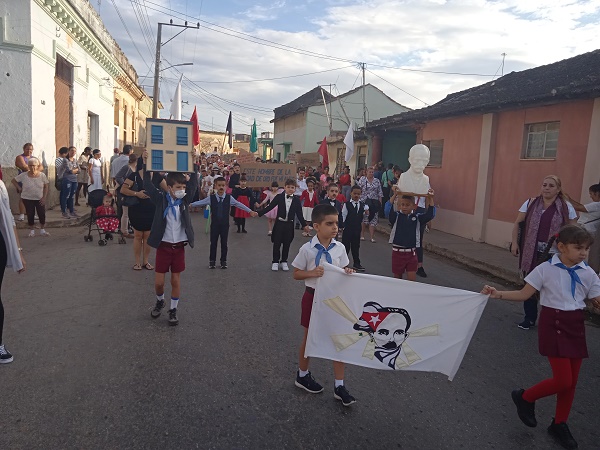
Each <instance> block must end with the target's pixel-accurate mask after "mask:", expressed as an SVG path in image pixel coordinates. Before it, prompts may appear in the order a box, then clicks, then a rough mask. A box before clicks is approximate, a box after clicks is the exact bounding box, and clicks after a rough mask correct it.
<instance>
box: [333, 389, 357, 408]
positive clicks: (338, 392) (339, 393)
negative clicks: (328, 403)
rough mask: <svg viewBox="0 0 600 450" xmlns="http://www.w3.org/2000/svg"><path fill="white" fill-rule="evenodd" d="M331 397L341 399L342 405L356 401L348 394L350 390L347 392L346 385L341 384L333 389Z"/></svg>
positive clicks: (348, 404)
mask: <svg viewBox="0 0 600 450" xmlns="http://www.w3.org/2000/svg"><path fill="white" fill-rule="evenodd" d="M333 398H335V399H336V400H341V402H342V405H344V406H350V405H351V404H352V403H356V399H355V398H354V397H352V396H351V395H350V392H348V389H346V386H344V385H343V384H342V385H341V386H338V387H336V388H335V389H334V390H333Z"/></svg>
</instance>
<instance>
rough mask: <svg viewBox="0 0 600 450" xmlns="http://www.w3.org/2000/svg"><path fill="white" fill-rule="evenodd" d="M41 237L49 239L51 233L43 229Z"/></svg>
mask: <svg viewBox="0 0 600 450" xmlns="http://www.w3.org/2000/svg"><path fill="white" fill-rule="evenodd" d="M40 236H44V237H48V236H50V233H48V232H47V231H46V230H44V229H43V228H42V229H41V230H40Z"/></svg>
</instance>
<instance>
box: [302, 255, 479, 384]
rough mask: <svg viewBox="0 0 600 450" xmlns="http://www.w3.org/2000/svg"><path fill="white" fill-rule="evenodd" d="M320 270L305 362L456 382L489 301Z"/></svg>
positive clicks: (449, 290) (467, 294)
mask: <svg viewBox="0 0 600 450" xmlns="http://www.w3.org/2000/svg"><path fill="white" fill-rule="evenodd" d="M324 267H325V274H324V275H323V277H322V278H319V279H318V282H317V289H316V291H315V297H314V301H313V308H312V314H311V319H310V326H309V328H308V340H307V344H306V356H312V357H318V358H326V359H331V360H334V361H342V362H345V363H349V364H355V365H358V366H364V367H370V368H373V369H387V370H419V371H424V372H440V373H443V374H445V375H447V376H448V379H449V380H452V378H454V375H456V372H457V371H458V368H459V367H460V363H461V362H462V359H463V357H464V355H465V352H466V351H467V347H468V346H469V342H470V341H471V337H472V336H473V333H474V332H475V328H476V327H477V323H478V322H479V318H480V317H481V314H482V312H483V309H484V308H485V305H486V302H487V299H488V296H486V295H482V294H478V293H475V292H469V291H463V290H459V289H452V288H446V287H440V286H432V285H429V284H423V283H417V282H412V281H405V280H398V279H395V278H388V277H381V276H376V275H365V274H356V273H355V274H351V275H348V274H346V273H344V271H343V270H342V269H340V268H338V267H335V266H332V265H331V264H324Z"/></svg>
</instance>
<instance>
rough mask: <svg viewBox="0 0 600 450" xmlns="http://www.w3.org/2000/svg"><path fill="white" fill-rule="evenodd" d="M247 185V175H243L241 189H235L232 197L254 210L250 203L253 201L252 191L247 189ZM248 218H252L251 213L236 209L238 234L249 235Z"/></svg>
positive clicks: (234, 219) (235, 219)
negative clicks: (247, 229) (247, 228)
mask: <svg viewBox="0 0 600 450" xmlns="http://www.w3.org/2000/svg"><path fill="white" fill-rule="evenodd" d="M247 183H248V180H247V179H246V174H244V173H243V174H242V176H241V177H240V187H236V188H233V192H232V193H231V196H232V197H233V198H235V199H236V200H237V201H238V202H240V203H242V204H243V205H245V206H247V207H248V208H252V207H251V206H250V201H251V200H252V189H250V188H249V187H247ZM248 217H250V213H247V212H246V211H243V210H241V209H240V208H235V213H234V216H233V221H234V222H235V224H236V225H237V232H238V233H247V231H246V218H248Z"/></svg>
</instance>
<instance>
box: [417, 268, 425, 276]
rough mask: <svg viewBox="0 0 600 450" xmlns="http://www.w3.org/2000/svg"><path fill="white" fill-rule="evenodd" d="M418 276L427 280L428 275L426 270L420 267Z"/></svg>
mask: <svg viewBox="0 0 600 450" xmlns="http://www.w3.org/2000/svg"><path fill="white" fill-rule="evenodd" d="M417 275H419V276H420V277H422V278H427V274H426V273H425V269H423V267H419V268H418V269H417Z"/></svg>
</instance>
